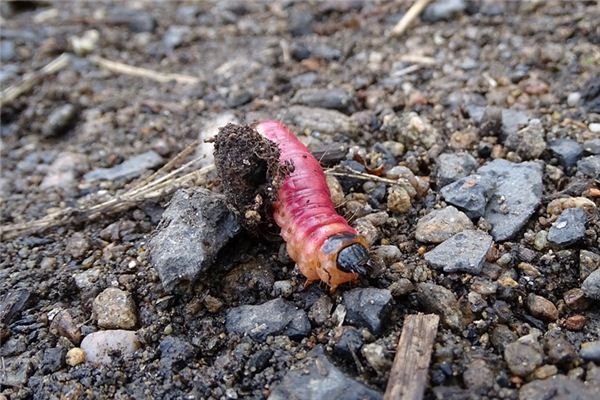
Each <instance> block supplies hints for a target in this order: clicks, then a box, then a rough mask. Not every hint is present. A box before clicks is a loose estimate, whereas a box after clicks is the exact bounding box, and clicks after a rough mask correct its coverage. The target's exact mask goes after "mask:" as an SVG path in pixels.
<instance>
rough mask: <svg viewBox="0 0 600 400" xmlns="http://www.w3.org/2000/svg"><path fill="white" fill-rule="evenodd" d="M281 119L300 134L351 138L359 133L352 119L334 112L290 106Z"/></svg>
mask: <svg viewBox="0 0 600 400" xmlns="http://www.w3.org/2000/svg"><path fill="white" fill-rule="evenodd" d="M281 117H282V119H283V120H284V121H285V122H286V123H290V124H291V125H293V126H295V127H296V128H298V130H299V131H300V132H302V131H304V130H309V131H317V132H320V133H323V134H328V135H335V134H340V133H346V134H348V135H350V136H351V137H356V136H357V135H358V134H359V133H360V129H359V126H358V124H357V123H356V122H355V121H354V120H353V119H352V118H350V117H348V116H347V115H344V114H342V113H341V112H339V111H336V110H327V109H324V108H314V107H305V106H291V107H289V108H286V109H285V110H284V111H283V113H282V115H281Z"/></svg>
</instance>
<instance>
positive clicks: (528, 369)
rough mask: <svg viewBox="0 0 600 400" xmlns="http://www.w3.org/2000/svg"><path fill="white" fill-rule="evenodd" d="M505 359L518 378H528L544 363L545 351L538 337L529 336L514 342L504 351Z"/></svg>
mask: <svg viewBox="0 0 600 400" xmlns="http://www.w3.org/2000/svg"><path fill="white" fill-rule="evenodd" d="M504 359H505V360H506V363H507V364H508V368H509V369H510V371H511V372H512V373H513V374H515V375H517V376H521V377H524V376H527V375H529V374H530V373H532V372H533V371H534V370H535V369H536V368H537V367H539V366H540V365H542V363H543V361H544V351H543V349H542V346H541V345H540V344H539V343H538V340H537V335H533V334H529V335H527V336H523V337H521V338H519V339H518V340H517V341H515V342H512V343H510V344H508V345H507V346H506V348H505V349H504Z"/></svg>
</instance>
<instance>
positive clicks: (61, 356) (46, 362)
mask: <svg viewBox="0 0 600 400" xmlns="http://www.w3.org/2000/svg"><path fill="white" fill-rule="evenodd" d="M66 353H67V352H66V351H65V349H63V348H62V347H50V348H49V349H45V350H44V355H43V356H42V365H41V367H40V369H41V371H42V372H43V373H44V374H51V373H53V372H56V371H58V370H59V369H60V367H62V365H63V363H64V361H65V354H66Z"/></svg>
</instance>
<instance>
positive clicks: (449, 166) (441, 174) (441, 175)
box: [437, 153, 479, 187]
mask: <svg viewBox="0 0 600 400" xmlns="http://www.w3.org/2000/svg"><path fill="white" fill-rule="evenodd" d="M478 166H479V163H478V162H477V160H476V159H475V158H474V157H473V156H472V155H470V154H469V153H445V154H440V156H439V157H438V159H437V182H438V185H439V186H440V187H441V186H446V185H448V184H450V183H452V182H454V181H456V180H458V179H460V178H463V177H465V176H467V175H469V174H470V173H471V172H473V171H474V170H475V169H476V168H477V167H478Z"/></svg>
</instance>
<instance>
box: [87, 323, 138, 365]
mask: <svg viewBox="0 0 600 400" xmlns="http://www.w3.org/2000/svg"><path fill="white" fill-rule="evenodd" d="M139 347H140V342H139V340H138V338H137V336H136V334H135V332H134V331H125V330H122V329H115V330H107V331H98V332H94V333H90V334H89V335H87V336H86V337H84V338H83V340H82V341H81V350H83V352H84V353H85V359H86V360H87V361H88V362H90V363H92V364H106V365H110V364H111V363H112V356H113V355H115V354H120V355H121V356H124V357H126V356H128V355H131V354H132V353H134V352H135V351H136V350H137V349H138V348H139Z"/></svg>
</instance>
